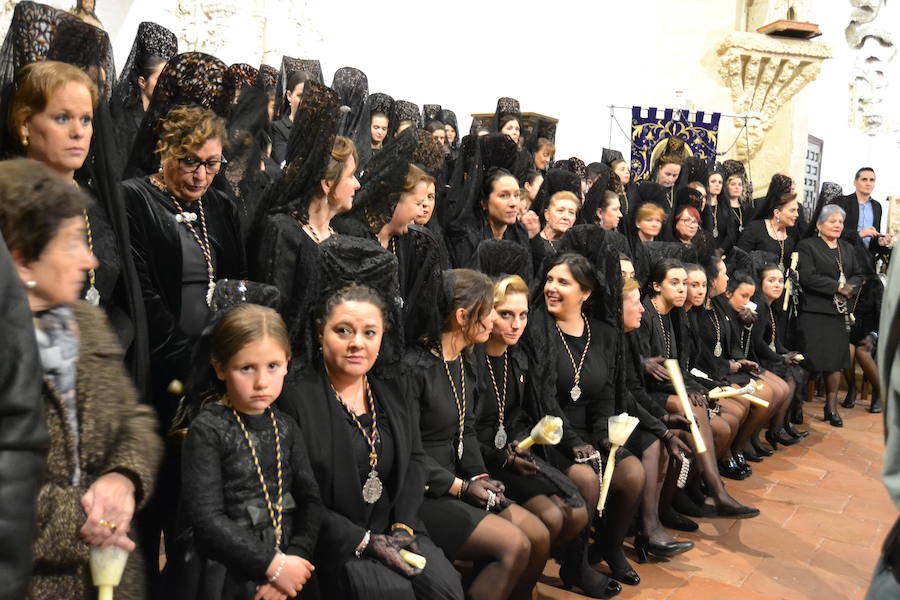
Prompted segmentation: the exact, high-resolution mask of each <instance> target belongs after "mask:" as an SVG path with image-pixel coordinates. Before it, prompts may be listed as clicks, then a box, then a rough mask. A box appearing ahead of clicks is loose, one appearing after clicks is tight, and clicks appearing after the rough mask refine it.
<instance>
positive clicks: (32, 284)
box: [25, 279, 37, 290]
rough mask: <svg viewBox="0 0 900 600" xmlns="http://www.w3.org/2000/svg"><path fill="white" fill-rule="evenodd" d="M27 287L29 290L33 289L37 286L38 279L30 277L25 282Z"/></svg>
mask: <svg viewBox="0 0 900 600" xmlns="http://www.w3.org/2000/svg"><path fill="white" fill-rule="evenodd" d="M25 287H27V288H28V289H29V290H33V289H34V288H36V287H37V281H35V280H34V279H29V280H28V281H26V282H25Z"/></svg>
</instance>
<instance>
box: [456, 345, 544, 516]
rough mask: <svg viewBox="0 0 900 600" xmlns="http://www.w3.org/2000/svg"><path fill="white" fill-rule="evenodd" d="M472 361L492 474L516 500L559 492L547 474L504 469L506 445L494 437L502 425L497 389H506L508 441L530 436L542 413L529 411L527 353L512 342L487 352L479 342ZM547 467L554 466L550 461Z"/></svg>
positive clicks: (478, 425) (481, 435)
mask: <svg viewBox="0 0 900 600" xmlns="http://www.w3.org/2000/svg"><path fill="white" fill-rule="evenodd" d="M473 362H474V367H475V372H476V377H477V384H478V403H477V405H476V407H475V414H476V416H475V434H476V435H477V437H478V442H479V443H480V444H481V454H482V456H483V457H484V464H485V465H486V466H487V469H488V472H489V473H490V475H491V477H492V478H494V479H497V480H499V481H502V482H503V484H504V485H505V486H506V492H505V495H506V496H507V497H508V498H510V499H512V500H515V501H516V502H527V501H529V500H531V499H532V498H534V497H535V496H550V495H554V494H559V493H560V490H559V488H558V487H556V486H555V485H553V484H552V483H551V482H550V481H549V480H548V479H546V478H544V477H539V476H530V477H529V476H524V475H519V474H517V473H514V472H512V471H510V470H509V469H505V468H504V461H505V459H506V446H505V445H503V446H502V447H501V448H497V447H496V445H495V441H499V440H496V439H495V437H496V435H497V431H498V428H499V425H500V419H499V416H500V411H499V408H500V407H499V403H498V400H497V394H498V393H499V394H500V396H503V393H504V390H505V391H506V396H505V400H504V402H505V406H504V411H503V428H504V430H505V431H506V435H507V439H508V441H509V442H512V441H521V440H523V439H525V438H526V437H528V434H529V433H530V432H531V427H532V426H533V425H534V424H535V423H536V422H537V421H538V420H540V417H539V416H536V415H532V414H529V411H528V409H527V408H528V407H527V405H526V404H527V400H526V381H525V379H526V377H527V376H528V359H527V357H526V356H525V353H524V352H522V351H521V350H520V349H519V348H517V347H515V346H513V347H511V348H509V349H508V350H507V352H506V354H505V355H501V356H488V354H487V353H486V352H485V351H484V347H482V346H479V347H477V348H475V351H474V353H473ZM488 362H490V366H488ZM488 369H491V370H490V371H489V370H488ZM492 373H493V376H494V378H493V380H492V379H491V374H492ZM494 383H496V388H495V386H494ZM547 468H551V469H552V468H553V467H550V466H549V465H547Z"/></svg>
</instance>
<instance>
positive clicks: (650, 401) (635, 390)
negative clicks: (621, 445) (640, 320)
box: [616, 331, 669, 457]
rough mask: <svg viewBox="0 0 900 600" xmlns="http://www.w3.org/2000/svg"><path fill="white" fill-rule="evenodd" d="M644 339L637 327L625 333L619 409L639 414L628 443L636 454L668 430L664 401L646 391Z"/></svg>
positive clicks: (660, 437) (626, 445)
mask: <svg viewBox="0 0 900 600" xmlns="http://www.w3.org/2000/svg"><path fill="white" fill-rule="evenodd" d="M640 346H641V342H640V339H639V334H638V332H636V331H632V332H630V333H626V334H625V364H624V365H623V368H624V369H625V389H626V394H625V396H624V397H623V398H620V400H619V405H620V406H618V407H617V408H616V412H617V413H622V412H626V413H628V414H629V415H631V416H632V417H637V418H638V419H639V420H640V423H639V424H638V426H637V427H636V428H635V430H634V431H633V432H632V433H631V437H629V438H628V443H627V444H625V447H626V448H627V449H628V450H629V451H630V452H631V453H632V454H634V455H635V456H638V457H640V456H642V455H643V453H644V451H645V450H646V449H647V448H649V447H650V446H651V445H652V444H653V443H654V442H655V441H656V440H661V439H662V438H663V436H665V435H666V432H667V431H668V430H669V429H668V427H666V425H665V423H663V422H662V421H661V419H662V418H663V417H664V416H666V414H668V412H667V411H666V408H665V406H664V405H662V404H660V403H659V401H658V400H656V399H654V398H653V397H651V395H650V394H649V393H648V392H647V383H646V379H645V377H644V366H643V357H642V356H641V349H640Z"/></svg>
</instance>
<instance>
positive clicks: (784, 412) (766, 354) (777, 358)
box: [753, 263, 809, 449]
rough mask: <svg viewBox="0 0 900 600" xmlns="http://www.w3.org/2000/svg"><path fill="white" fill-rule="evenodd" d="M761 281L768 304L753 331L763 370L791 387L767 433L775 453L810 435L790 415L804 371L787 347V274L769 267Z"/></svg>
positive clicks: (761, 274) (759, 275) (763, 305)
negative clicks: (784, 303) (784, 308)
mask: <svg viewBox="0 0 900 600" xmlns="http://www.w3.org/2000/svg"><path fill="white" fill-rule="evenodd" d="M757 281H759V290H760V292H761V294H762V297H763V298H764V299H765V302H762V303H760V306H759V323H758V324H757V325H758V326H757V327H754V328H753V345H754V348H755V349H756V356H757V357H758V358H759V363H760V365H761V366H762V367H764V368H766V369H768V370H769V371H772V372H773V373H775V374H776V375H778V377H780V378H781V379H782V380H783V381H784V382H785V384H786V385H787V387H788V396H787V397H788V401H786V402H785V403H784V406H782V408H781V409H780V410H779V412H778V418H777V419H775V420H774V421H772V422H771V423H770V427H769V430H768V431H767V432H766V441H768V442H769V444H771V445H772V448H773V449H775V447H776V444H782V445H784V446H791V445H793V444H796V443H797V442H798V441H799V440H801V439H802V438H804V437H806V436H807V435H809V433H808V432H806V431H804V432H799V431H797V430H796V429H794V426H793V424H791V419H790V415H789V414H788V411H789V409H790V408H791V399H792V398H793V397H794V392H795V390H796V387H797V382H798V380H801V379H800V377H799V375H798V373H797V371H798V369H799V368H800V367H799V362H798V361H797V360H796V357H797V354H799V353H798V352H796V351H793V350H788V349H787V348H786V347H785V335H784V328H785V327H784V323H785V320H784V319H783V318H782V317H783V315H784V312H783V311H782V310H781V307H780V306H778V304H780V303H781V300H782V294H783V293H784V273H783V272H782V270H781V269H780V268H779V266H778V265H776V264H774V263H766V264H764V265H763V266H761V267H760V268H759V270H758V271H757ZM779 321H780V323H779ZM801 381H802V380H801ZM770 438H771V439H770Z"/></svg>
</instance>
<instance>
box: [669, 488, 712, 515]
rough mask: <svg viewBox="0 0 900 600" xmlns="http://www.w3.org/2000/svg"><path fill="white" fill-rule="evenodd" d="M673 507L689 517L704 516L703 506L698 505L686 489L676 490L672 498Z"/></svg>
mask: <svg viewBox="0 0 900 600" xmlns="http://www.w3.org/2000/svg"><path fill="white" fill-rule="evenodd" d="M672 508H674V509H675V510H676V511H678V512H680V513H681V514H683V515H687V516H689V517H704V516H706V515H705V514H704V511H703V508H702V507H700V506H697V504H695V503H694V501H693V500H692V499H691V497H690V496H688V495H687V493H685V492H684V490H679V491H677V492H675V496H674V497H673V498H672Z"/></svg>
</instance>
